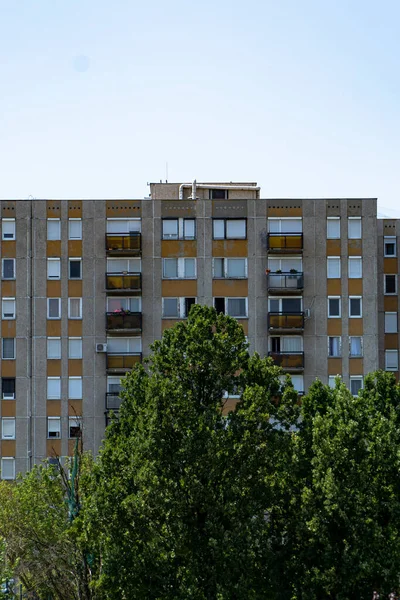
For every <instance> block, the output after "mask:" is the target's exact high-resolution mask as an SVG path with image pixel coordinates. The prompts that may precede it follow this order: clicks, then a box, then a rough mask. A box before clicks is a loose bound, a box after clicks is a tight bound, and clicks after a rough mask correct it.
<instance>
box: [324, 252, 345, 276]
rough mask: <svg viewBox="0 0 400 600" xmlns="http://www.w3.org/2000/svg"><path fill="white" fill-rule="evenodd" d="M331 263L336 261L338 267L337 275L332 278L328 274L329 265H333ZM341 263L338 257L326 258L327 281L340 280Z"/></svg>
mask: <svg viewBox="0 0 400 600" xmlns="http://www.w3.org/2000/svg"><path fill="white" fill-rule="evenodd" d="M333 261H337V263H338V265H339V274H338V275H336V276H335V277H333V276H332V275H330V274H329V265H332V264H333ZM341 263H342V261H341V260H340V256H328V257H327V259H326V278H327V279H340V278H341V275H342V264H341Z"/></svg>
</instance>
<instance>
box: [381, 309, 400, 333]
mask: <svg viewBox="0 0 400 600" xmlns="http://www.w3.org/2000/svg"><path fill="white" fill-rule="evenodd" d="M387 317H388V319H387ZM390 317H392V318H393V317H394V318H395V320H396V326H395V329H394V330H391V329H390V327H388V323H389V321H390ZM398 327H399V323H398V315H397V312H394V311H386V312H385V314H384V332H385V333H398Z"/></svg>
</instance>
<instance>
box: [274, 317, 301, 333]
mask: <svg viewBox="0 0 400 600" xmlns="http://www.w3.org/2000/svg"><path fill="white" fill-rule="evenodd" d="M268 329H269V330H270V331H272V330H273V331H281V332H293V331H303V329H304V313H303V312H270V313H268Z"/></svg>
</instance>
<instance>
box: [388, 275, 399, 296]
mask: <svg viewBox="0 0 400 600" xmlns="http://www.w3.org/2000/svg"><path fill="white" fill-rule="evenodd" d="M396 293H397V276H396V275H385V294H386V295H389V294H396Z"/></svg>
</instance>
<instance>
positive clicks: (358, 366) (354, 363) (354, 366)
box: [349, 358, 364, 375]
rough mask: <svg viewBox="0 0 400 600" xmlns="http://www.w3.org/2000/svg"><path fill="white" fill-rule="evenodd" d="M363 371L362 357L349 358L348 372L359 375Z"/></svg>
mask: <svg viewBox="0 0 400 600" xmlns="http://www.w3.org/2000/svg"><path fill="white" fill-rule="evenodd" d="M362 373H364V360H363V359H362V358H349V374H350V375H360V374H362Z"/></svg>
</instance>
